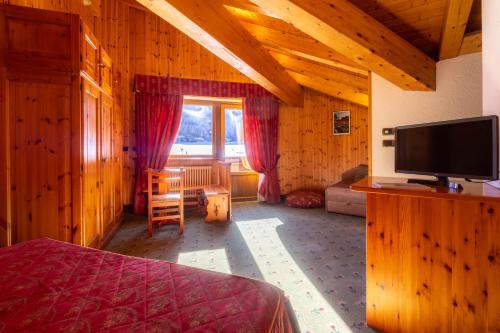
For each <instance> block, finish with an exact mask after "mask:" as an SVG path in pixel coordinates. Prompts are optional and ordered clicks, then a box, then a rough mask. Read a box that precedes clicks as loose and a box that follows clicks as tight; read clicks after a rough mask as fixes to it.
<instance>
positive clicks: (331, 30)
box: [250, 0, 436, 91]
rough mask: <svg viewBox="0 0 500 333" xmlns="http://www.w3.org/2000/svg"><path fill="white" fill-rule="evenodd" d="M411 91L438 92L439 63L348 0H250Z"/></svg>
mask: <svg viewBox="0 0 500 333" xmlns="http://www.w3.org/2000/svg"><path fill="white" fill-rule="evenodd" d="M250 1H251V2H253V3H254V4H256V5H258V6H259V7H261V8H263V9H265V10H267V11H270V12H272V13H273V14H274V15H276V16H278V17H279V18H281V19H282V20H284V21H286V22H288V23H290V24H292V25H293V26H295V27H296V28H297V29H299V30H301V31H303V32H304V33H306V34H308V35H309V36H312V37H314V38H315V39H316V40H318V41H320V42H321V43H323V44H325V45H327V46H329V47H330V48H331V49H333V50H335V51H337V52H338V53H340V54H342V55H344V56H346V57H348V58H349V59H350V60H352V61H354V62H355V63H357V64H358V65H359V66H361V67H362V68H366V69H368V70H371V71H373V72H375V73H377V74H379V75H380V76H382V77H384V78H385V79H387V80H389V81H391V82H392V83H394V84H396V85H398V86H399V87H401V88H402V89H405V90H421V91H426V90H434V89H435V88H436V62H435V61H434V60H433V59H431V58H430V57H428V56H427V55H425V54H424V53H423V52H422V51H420V50H418V49H417V48H416V47H414V46H413V45H411V44H410V43H409V42H407V41H406V40H404V39H403V38H401V37H399V36H398V35H397V34H395V33H394V32H392V31H391V30H389V28H387V27H386V26H384V25H383V24H381V23H380V22H378V21H377V20H375V19H374V18H373V17H371V16H369V15H367V14H366V13H364V12H363V11H362V10H361V9H359V8H358V7H356V6H355V5H353V4H352V3H350V2H349V1H348V0H335V1H331V0H330V1H314V0H273V1H269V0H250Z"/></svg>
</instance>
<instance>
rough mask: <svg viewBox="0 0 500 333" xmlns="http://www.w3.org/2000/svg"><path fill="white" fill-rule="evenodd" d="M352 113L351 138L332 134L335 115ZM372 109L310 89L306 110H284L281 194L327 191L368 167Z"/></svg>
mask: <svg viewBox="0 0 500 333" xmlns="http://www.w3.org/2000/svg"><path fill="white" fill-rule="evenodd" d="M343 110H350V111H351V134H350V135H336V136H334V135H333V134H332V131H333V129H332V126H333V125H332V122H333V119H332V117H333V111H343ZM367 140H368V109H367V108H366V107H363V106H360V105H357V104H354V103H349V102H346V101H344V100H341V99H337V98H335V97H331V96H327V95H324V94H322V93H319V92H316V91H313V90H309V89H306V90H305V96H304V107H303V108H293V107H289V106H284V105H282V106H281V109H280V128H279V153H280V155H281V157H280V160H279V165H278V172H279V177H280V184H281V192H282V193H288V192H290V191H293V190H296V189H299V188H313V189H321V190H323V189H324V188H325V187H326V186H328V185H331V184H334V183H336V182H338V181H339V180H340V178H341V175H342V172H344V171H346V170H348V169H350V168H353V167H355V166H357V165H359V164H368V141H367Z"/></svg>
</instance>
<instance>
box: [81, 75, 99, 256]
mask: <svg viewBox="0 0 500 333" xmlns="http://www.w3.org/2000/svg"><path fill="white" fill-rule="evenodd" d="M82 81H83V84H82V99H83V103H82V104H83V107H82V116H83V120H82V123H83V138H82V141H83V193H82V196H83V204H82V208H83V223H82V224H83V228H82V229H83V242H82V243H83V245H86V246H93V247H97V246H98V244H99V242H100V240H101V235H102V233H101V230H102V228H101V223H100V210H101V209H100V183H101V181H100V179H101V178H100V171H99V170H100V161H99V155H100V154H99V112H100V104H101V101H100V92H99V89H98V88H97V87H96V86H94V85H93V84H92V83H91V82H90V81H87V80H85V79H82Z"/></svg>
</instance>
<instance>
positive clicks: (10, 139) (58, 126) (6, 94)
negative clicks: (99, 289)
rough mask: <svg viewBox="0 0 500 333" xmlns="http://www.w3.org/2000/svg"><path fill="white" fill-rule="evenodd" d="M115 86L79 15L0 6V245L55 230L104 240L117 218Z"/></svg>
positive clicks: (62, 236)
mask: <svg viewBox="0 0 500 333" xmlns="http://www.w3.org/2000/svg"><path fill="white" fill-rule="evenodd" d="M112 86H113V68H112V61H111V59H110V57H109V56H108V55H107V53H106V52H105V51H104V50H103V49H102V48H101V47H100V45H99V41H98V40H97V39H96V38H95V37H94V36H93V35H92V34H91V32H90V31H89V29H88V28H87V27H85V26H84V25H83V24H82V23H81V21H80V19H79V17H78V16H77V15H71V14H62V13H55V12H50V11H44V10H37V9H32V8H24V7H22V8H21V7H16V6H8V5H2V6H0V132H1V133H0V147H1V148H0V161H2V162H1V163H0V197H1V198H2V200H1V203H0V246H3V245H10V244H13V243H18V242H21V241H24V240H29V239H34V238H39V237H51V238H54V239H59V240H63V241H67V242H73V243H76V244H81V245H85V246H94V247H98V246H100V245H101V244H102V243H103V241H105V239H106V238H107V236H109V235H110V233H111V232H112V231H113V229H114V228H115V227H116V225H117V222H119V221H120V219H121V217H122V214H123V208H122V198H121V197H122V188H121V186H122V181H121V174H122V172H121V170H119V168H121V166H122V164H121V163H122V156H121V154H122V149H121V144H122V138H121V137H117V136H121V135H122V128H121V126H122V118H121V117H122V116H121V112H122V111H121V108H119V110H115V106H116V105H117V104H116V103H115V102H114V100H113V95H112V91H113V90H112ZM117 173H118V174H117ZM118 179H119V180H120V181H117V180H118Z"/></svg>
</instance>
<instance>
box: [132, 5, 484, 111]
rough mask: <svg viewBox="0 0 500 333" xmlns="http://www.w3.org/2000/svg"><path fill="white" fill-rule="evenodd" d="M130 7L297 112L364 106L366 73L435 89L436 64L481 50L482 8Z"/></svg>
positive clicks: (417, 87)
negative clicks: (308, 106) (317, 99)
mask: <svg viewBox="0 0 500 333" xmlns="http://www.w3.org/2000/svg"><path fill="white" fill-rule="evenodd" d="M136 1H137V2H138V3H140V4H141V5H143V6H145V7H146V8H148V9H149V10H151V11H152V12H154V13H155V14H157V15H159V16H160V17H161V18H163V19H164V20H166V21H167V22H168V23H170V24H172V25H173V26H174V27H176V28H177V29H179V30H180V31H182V32H183V33H185V34H187V35H188V36H189V37H191V38H192V39H194V40H195V41H196V42H198V43H200V44H201V45H202V46H204V47H205V48H207V49H208V50H209V51H211V52H212V53H214V54H215V55H216V56H218V57H219V58H221V59H222V60H224V61H226V62H227V63H228V64H230V65H231V66H233V67H234V68H236V69H237V70H239V71H240V72H242V73H243V74H245V75H246V76H248V77H249V78H251V79H252V80H253V81H255V82H256V83H258V84H260V85H261V86H263V87H264V88H266V89H267V90H269V91H270V92H272V93H273V94H275V95H276V96H277V97H279V98H280V99H281V100H283V101H284V102H285V103H287V104H290V105H294V106H300V105H302V103H303V91H302V87H301V86H303V87H308V88H311V89H314V90H317V91H320V92H322V93H325V94H327V95H331V96H335V97H338V98H341V99H345V100H348V101H351V102H354V103H357V104H360V105H365V106H367V105H368V95H369V92H368V90H369V82H368V77H369V73H370V72H374V73H377V74H378V75H380V76H382V77H384V78H386V79H387V80H389V81H391V82H392V83H394V84H395V85H397V86H399V87H401V88H402V89H404V90H414V91H426V90H434V89H435V88H436V62H437V61H438V60H444V59H449V58H454V57H457V56H458V55H460V54H467V53H473V52H479V51H481V0H210V1H207V0H136Z"/></svg>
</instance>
